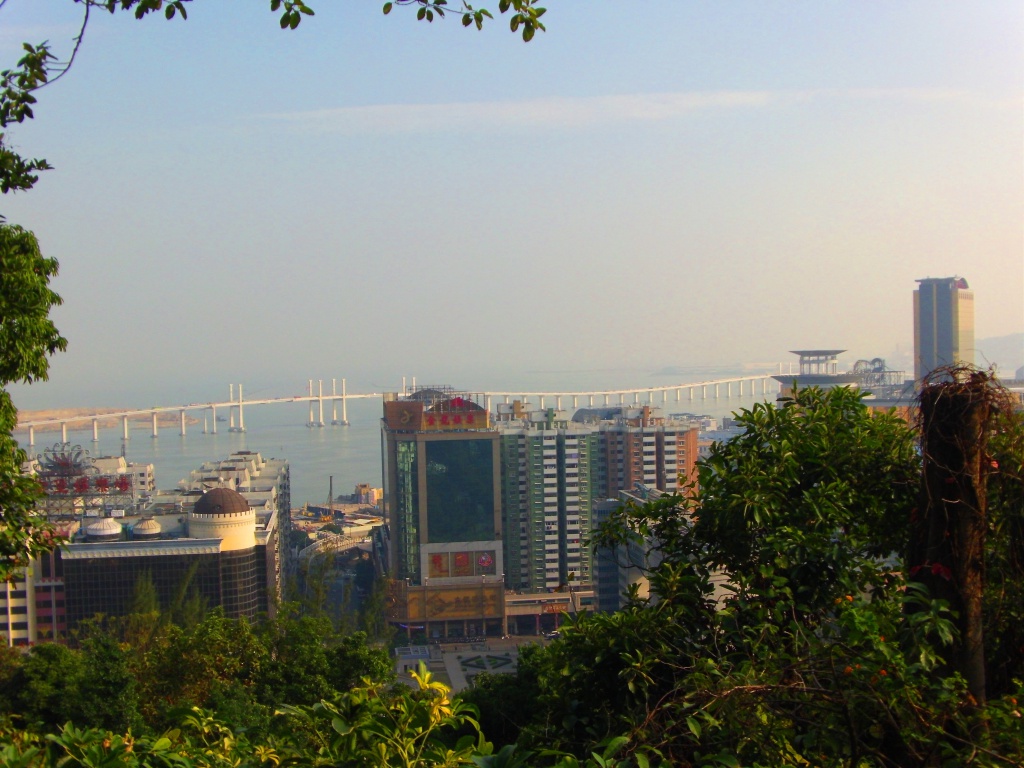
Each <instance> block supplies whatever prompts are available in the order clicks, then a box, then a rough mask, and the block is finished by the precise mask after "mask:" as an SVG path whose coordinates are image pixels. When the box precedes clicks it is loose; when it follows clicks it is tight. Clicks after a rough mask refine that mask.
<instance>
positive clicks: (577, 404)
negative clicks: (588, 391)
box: [572, 395, 580, 410]
mask: <svg viewBox="0 0 1024 768" xmlns="http://www.w3.org/2000/svg"><path fill="white" fill-rule="evenodd" d="M572 407H573V409H574V410H575V409H576V408H579V407H580V399H579V398H578V397H577V396H576V395H573V396H572Z"/></svg>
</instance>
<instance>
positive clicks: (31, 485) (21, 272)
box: [0, 223, 67, 579]
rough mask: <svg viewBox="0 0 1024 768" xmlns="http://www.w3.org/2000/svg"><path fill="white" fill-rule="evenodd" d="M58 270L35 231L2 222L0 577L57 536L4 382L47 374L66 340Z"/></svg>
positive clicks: (11, 575)
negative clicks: (53, 316)
mask: <svg viewBox="0 0 1024 768" xmlns="http://www.w3.org/2000/svg"><path fill="white" fill-rule="evenodd" d="M56 274H57V261H56V259H47V258H44V257H43V255H42V254H41V253H40V251H39V243H38V242H37V241H36V238H35V235H33V234H32V233H31V232H27V231H26V230H24V229H22V228H21V227H17V226H10V225H7V224H2V223H0V579H12V578H14V577H15V576H16V575H17V573H18V571H19V569H20V568H22V567H24V566H25V565H27V564H28V561H29V559H30V558H31V557H32V556H33V555H35V554H36V553H39V552H43V551H47V550H48V549H50V548H52V546H53V542H54V534H53V530H52V528H51V527H50V526H49V525H47V524H46V523H45V521H43V520H41V519H40V518H38V517H36V516H35V515H34V514H33V510H34V508H35V503H36V500H37V499H39V497H40V496H41V495H42V489H41V488H40V486H39V483H38V482H36V480H35V479H34V478H31V477H25V476H23V475H22V474H21V465H22V464H23V463H24V462H25V460H26V458H27V457H26V454H25V452H24V451H23V450H22V449H21V448H20V447H19V446H18V443H17V441H16V440H15V439H14V436H13V434H12V433H13V431H14V428H15V426H17V421H18V412H17V410H16V409H15V407H14V402H13V401H12V400H11V396H10V393H8V392H7V390H6V386H7V385H8V384H11V383H13V382H24V383H29V382H33V381H39V380H45V379H46V376H47V372H48V371H49V360H48V357H49V355H52V354H54V353H56V352H58V351H62V350H63V349H65V347H66V346H67V340H66V339H65V338H64V337H63V336H61V335H60V333H58V332H57V328H56V326H54V324H53V321H52V320H50V317H49V314H50V309H51V308H52V307H55V306H58V305H60V303H61V299H60V296H58V295H57V294H56V293H54V292H53V291H52V290H50V278H52V277H54V276H55V275H56Z"/></svg>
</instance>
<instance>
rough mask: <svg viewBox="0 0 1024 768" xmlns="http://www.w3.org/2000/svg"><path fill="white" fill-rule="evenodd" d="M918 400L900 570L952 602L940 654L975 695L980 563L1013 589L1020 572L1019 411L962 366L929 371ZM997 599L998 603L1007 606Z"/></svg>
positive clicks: (982, 696) (978, 695) (979, 683)
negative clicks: (948, 633) (915, 475)
mask: <svg viewBox="0 0 1024 768" xmlns="http://www.w3.org/2000/svg"><path fill="white" fill-rule="evenodd" d="M918 401H919V404H920V409H919V422H920V428H921V454H922V456H923V458H924V472H923V474H922V478H921V484H920V502H919V505H918V510H917V514H916V515H915V520H914V523H915V524H914V528H913V534H914V535H913V537H912V538H911V541H910V547H909V552H908V565H909V566H910V570H909V572H910V576H911V578H912V579H913V580H914V581H917V582H919V583H921V584H922V585H924V587H925V588H926V589H927V590H928V591H929V593H930V594H931V595H932V596H933V598H935V599H940V600H945V601H946V602H948V603H949V604H950V605H951V606H952V608H953V609H954V610H955V611H956V614H957V627H958V629H959V632H958V635H957V642H956V643H955V645H954V646H953V647H952V648H951V649H950V652H949V653H948V655H947V656H948V659H949V662H950V667H951V668H952V669H955V670H958V671H959V672H960V674H961V675H963V677H964V679H965V680H966V681H967V684H968V688H969V690H970V692H971V695H972V697H973V699H974V701H976V702H977V703H979V704H984V702H985V700H986V698H987V685H986V654H985V631H984V626H985V623H986V621H985V608H984V603H985V597H986V588H985V575H986V565H994V566H996V571H995V573H994V574H993V575H994V576H996V577H997V578H998V579H999V581H1000V582H1001V583H1002V586H1003V589H1007V588H1008V589H1011V590H1014V591H1015V592H1017V593H1018V594H1019V590H1020V582H1021V578H1022V577H1024V567H1022V565H1024V555H1022V554H1021V544H1022V543H1024V539H1022V537H1021V530H1022V528H1024V526H1022V521H1024V504H1022V503H1021V502H1022V501H1024V494H1022V493H1021V482H1022V481H1021V478H1022V473H1021V472H1020V465H1021V463H1022V456H1024V440H1022V436H1021V433H1020V430H1019V422H1020V419H1019V415H1018V416H1015V415H1014V414H1013V408H1012V403H1011V402H1010V400H1009V398H1008V397H1007V393H1006V392H1004V391H1003V390H1002V389H1001V388H1000V387H999V386H998V384H997V383H996V381H995V380H994V378H993V377H992V376H991V375H990V374H989V373H986V372H984V371H978V370H975V369H973V368H971V367H967V366H964V367H955V368H942V369H939V370H938V371H935V372H933V373H932V374H931V375H930V377H929V381H927V382H926V384H925V386H924V387H922V389H921V392H920V395H919V396H918ZM999 427H1001V429H999ZM1015 427H1016V428H1015ZM997 435H998V436H997ZM992 438H995V442H996V446H997V449H1001V450H1000V451H999V452H1000V455H999V457H998V458H995V457H994V456H993V455H992V453H990V449H989V441H990V439H992ZM1014 448H1015V449H1016V451H1015V450H1014ZM1002 465H1005V467H1003V466H1002ZM992 477H1000V479H998V480H995V481H993V482H992V484H993V486H994V489H993V490H994V491H995V495H996V498H997V500H998V501H1000V502H1001V503H1002V505H1001V506H996V507H995V508H994V509H993V510H992V511H993V512H994V513H995V514H994V516H990V509H989V503H988V502H989V483H990V478H992ZM1000 529H1002V531H1000ZM990 530H991V531H992V532H993V533H995V534H997V535H998V533H1000V532H1002V533H1003V536H1004V540H1003V543H1004V544H1005V545H1006V550H1005V552H1006V554H1005V556H1003V555H1001V554H1000V550H995V551H994V552H993V550H992V548H990V547H989V546H987V537H988V534H989V531H990ZM986 561H989V562H988V563H987V562H986ZM989 594H991V592H990V593H989ZM1000 602H1001V603H1003V605H1001V606H1000V608H1001V609H1005V608H1007V607H1008V606H1006V605H1005V603H1004V601H1002V600H1000ZM990 613H991V612H990ZM1007 650H1011V651H1012V650H1024V649H1020V648H1018V649H1007ZM1011 658H1012V657H1011Z"/></svg>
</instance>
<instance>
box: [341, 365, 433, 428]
mask: <svg viewBox="0 0 1024 768" xmlns="http://www.w3.org/2000/svg"><path fill="white" fill-rule="evenodd" d="M412 388H413V389H416V377H415V376H413V377H412ZM341 426H343V427H347V426H348V389H347V388H346V386H345V380H344V379H342V380H341Z"/></svg>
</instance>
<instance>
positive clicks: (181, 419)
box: [178, 408, 185, 437]
mask: <svg viewBox="0 0 1024 768" xmlns="http://www.w3.org/2000/svg"><path fill="white" fill-rule="evenodd" d="M178 416H179V419H178V421H179V426H180V427H181V436H182V437H184V436H185V409H184V408H182V409H181V413H179V414H178Z"/></svg>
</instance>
